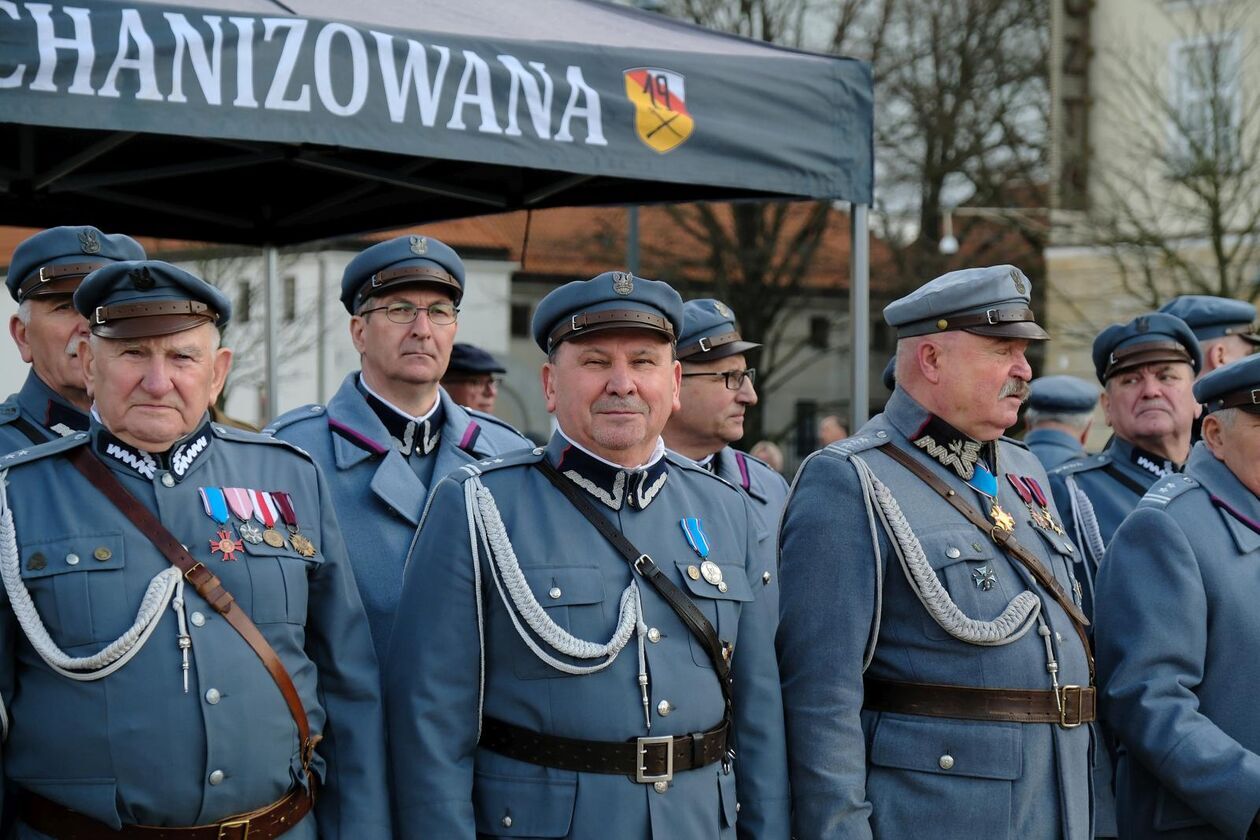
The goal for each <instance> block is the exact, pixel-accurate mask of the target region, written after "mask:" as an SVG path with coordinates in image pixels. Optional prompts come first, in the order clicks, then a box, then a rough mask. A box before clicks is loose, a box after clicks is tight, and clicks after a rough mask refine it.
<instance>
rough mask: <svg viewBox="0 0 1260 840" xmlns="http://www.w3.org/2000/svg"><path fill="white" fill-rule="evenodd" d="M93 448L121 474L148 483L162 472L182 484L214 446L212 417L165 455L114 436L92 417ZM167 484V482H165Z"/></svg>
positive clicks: (94, 416)
mask: <svg viewBox="0 0 1260 840" xmlns="http://www.w3.org/2000/svg"><path fill="white" fill-rule="evenodd" d="M90 430H91V433H92V446H93V448H94V450H95V451H96V454H97V455H99V456H100V459H101V460H102V461H104V462H105V463H106V464H108V465H109V466H111V467H113V468H114V469H116V470H119V471H120V472H129V473H132V474H133V475H138V476H140V477H141V478H144V479H146V480H148V481H152V480H153V479H154V478H156V477H157V476H158V474H159V473H169V474H170V475H171V477H172V478H173V479H174V483H178V482H181V481H183V480H184V479H185V478H186V477H188V476H189V475H190V474H191V473H192V472H193V468H194V467H196V465H197V464H199V463H201V461H203V460H205V457H206V453H208V452H209V451H210V447H211V446H212V445H213V443H214V431H213V429H211V427H210V417H209V414H207V415H206V416H204V417H203V418H202V421H201V425H200V426H198V427H197V429H196V431H194V432H192V434H189V435H185V436H184V437H183V438H181V439H180V440H178V441H176V442H175V444H174V445H173V446H172V447H171V448H170V449H168V450H166V451H165V452H146V451H144V450H143V449H137V448H136V447H134V446H132V445H131V444H129V443H126V442H124V441H122V440H121V439H119V438H118V437H115V436H114V435H113V434H112V433H111V432H110V431H109V429H106V428H105V427H104V426H103V425H102V424H101V422H100V419H99V418H98V417H97V416H96V415H95V414H93V416H92V422H91V426H90ZM163 482H164V483H165V479H163Z"/></svg>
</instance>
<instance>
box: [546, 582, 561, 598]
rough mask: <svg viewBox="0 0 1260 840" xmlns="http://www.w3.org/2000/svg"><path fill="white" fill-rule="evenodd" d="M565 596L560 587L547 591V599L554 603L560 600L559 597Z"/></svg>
mask: <svg viewBox="0 0 1260 840" xmlns="http://www.w3.org/2000/svg"><path fill="white" fill-rule="evenodd" d="M563 594H564V593H563V592H561V591H560V587H558V586H553V587H551V588H550V589H548V590H547V597H548V598H550V599H551V600H553V601H554V600H555V599H557V598H559V597H560V596H561V595H563Z"/></svg>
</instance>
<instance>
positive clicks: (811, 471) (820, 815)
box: [778, 265, 1095, 840]
mask: <svg viewBox="0 0 1260 840" xmlns="http://www.w3.org/2000/svg"><path fill="white" fill-rule="evenodd" d="M1030 287H1031V284H1030V283H1029V281H1028V278H1027V277H1025V276H1024V274H1023V272H1021V271H1020V270H1019V269H1017V268H1014V267H1012V266H1009V265H1004V266H993V267H989V268H974V269H965V270H962V271H956V272H952V273H950V274H946V275H944V276H941V277H938V278H936V279H935V280H932V281H931V282H929V283H927V284H926V285H925V286H923V287H921V288H920V289H918V290H917V291H915V292H913V293H911V294H910V295H907V296H906V297H903V298H901V299H899V300H896V301H894V302H892V303H891V304H889V305H888V306H887V307H886V308H885V309H884V319H885V320H886V321H887V322H888V323H889V325H891V326H893V327H895V328H896V329H897V336H898V341H897V368H896V387H895V389H894V391H893V394H892V396H891V397H890V398H889V401H888V404H887V406H886V407H885V410H884V412H883V413H882V414H879V415H877V416H876V417H874V418H872V419H871V420H870V421H869V422H868V423H866V425H864V426H863V427H862V428H861V429H859V430H858V432H857V433H856V434H855V435H854V436H852V437H850V438H848V439H847V440H845V441H842V442H839V443H835V444H832V445H830V446H828V447H826V448H824V449H822V450H820V451H819V452H816V453H814V454H813V455H811V456H810V457H809V458H808V459H806V461H805V463H804V464H803V465H802V466H801V469H800V472H799V473H798V475H797V479H796V483H795V485H794V487H793V490H792V493H791V495H790V496H789V498H788V503H787V508H786V510H785V512H784V516H783V523H782V527H781V530H780V560H781V568H780V576H781V580H780V583H781V595H780V605H781V606H780V627H779V635H778V651H779V667H780V674H781V677H782V680H783V698H784V716H785V720H786V725H787V738H788V757H789V767H790V780H791V790H792V806H793V830H794V833H795V835H796V836H798V837H802V838H804V837H808V838H827V840H840V838H843V839H844V840H850V838H853V839H854V840H856V839H857V838H886V840H901V838H908V837H920V836H925V834H930V835H931V836H932V837H933V838H937V840H964V839H965V840H970V838H975V837H983V838H986V840H1000V839H1001V838H1020V840H1051V838H1053V840H1062V838H1068V840H1085V838H1088V837H1090V836H1091V831H1092V816H1093V814H1092V808H1091V797H1090V755H1091V752H1092V750H1093V748H1094V740H1095V739H1094V732H1093V726H1092V725H1091V721H1093V720H1094V687H1093V678H1092V677H1093V675H1092V661H1091V657H1090V652H1089V647H1088V642H1087V641H1086V639H1085V627H1084V625H1085V623H1086V622H1085V619H1084V616H1083V615H1081V612H1080V605H1079V603H1078V602H1077V600H1076V598H1075V596H1074V595H1073V594H1072V593H1073V590H1074V585H1073V584H1074V582H1075V580H1074V577H1073V574H1072V558H1073V555H1074V553H1075V549H1074V547H1073V546H1072V545H1071V543H1070V541H1068V540H1067V539H1065V538H1064V536H1063V535H1062V533H1061V532H1060V529H1059V522H1060V519H1059V514H1058V512H1057V511H1056V510H1055V509H1054V503H1053V501H1052V500H1051V499H1050V498H1049V496H1048V492H1049V491H1048V489H1047V484H1046V475H1045V471H1044V470H1043V469H1042V466H1041V464H1040V462H1039V461H1038V460H1037V458H1036V457H1035V456H1034V455H1033V454H1032V453H1031V452H1029V451H1028V450H1027V449H1026V448H1025V447H1024V446H1023V445H1022V444H1020V443H1019V442H1017V441H1014V440H1011V439H1010V438H1006V437H1004V436H1003V433H1004V432H1005V431H1006V429H1007V428H1009V427H1010V426H1011V425H1013V424H1014V423H1015V420H1016V418H1017V417H1018V413H1019V408H1020V403H1021V402H1022V401H1023V399H1024V398H1025V397H1026V396H1027V393H1028V382H1029V380H1030V379H1031V378H1032V370H1031V368H1030V367H1029V365H1028V361H1027V359H1026V358H1025V352H1026V351H1027V349H1028V345H1029V343H1030V342H1032V341H1041V340H1044V339H1046V338H1048V336H1047V334H1046V332H1045V331H1044V330H1043V329H1042V328H1041V327H1040V326H1038V325H1037V323H1036V321H1035V319H1034V316H1033V312H1032V310H1031V309H1030V308H1029V300H1030V297H1029V295H1030Z"/></svg>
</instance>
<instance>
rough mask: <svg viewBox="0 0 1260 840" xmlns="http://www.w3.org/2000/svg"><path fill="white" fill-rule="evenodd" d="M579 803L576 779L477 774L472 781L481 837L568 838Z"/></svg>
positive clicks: (478, 829) (474, 809)
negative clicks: (575, 809)
mask: <svg viewBox="0 0 1260 840" xmlns="http://www.w3.org/2000/svg"><path fill="white" fill-rule="evenodd" d="M576 801H577V778H576V777H571V778H564V779H557V778H547V777H533V778H527V777H522V776H501V775H491V774H488V773H477V774H476V776H475V778H474V780H473V812H474V813H475V815H476V822H477V833H478V834H479V835H480V834H488V835H490V836H491V837H566V836H568V834H569V826H570V825H572V823H573V805H574V803H575V802H576Z"/></svg>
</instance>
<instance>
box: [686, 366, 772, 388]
mask: <svg viewBox="0 0 1260 840" xmlns="http://www.w3.org/2000/svg"><path fill="white" fill-rule="evenodd" d="M683 376H720V377H722V378H723V379H725V380H726V388H727V390H728V391H738V390H739V389H740V388H743V387H744V380H745V379H747V380H748V384H749V385H751V384H753V382H754V381H755V380H756V378H757V369H756V368H748V369H747V370H721V371H716V372H714V373H684V374H683Z"/></svg>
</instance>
